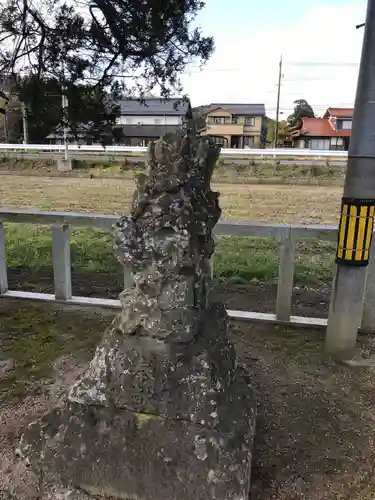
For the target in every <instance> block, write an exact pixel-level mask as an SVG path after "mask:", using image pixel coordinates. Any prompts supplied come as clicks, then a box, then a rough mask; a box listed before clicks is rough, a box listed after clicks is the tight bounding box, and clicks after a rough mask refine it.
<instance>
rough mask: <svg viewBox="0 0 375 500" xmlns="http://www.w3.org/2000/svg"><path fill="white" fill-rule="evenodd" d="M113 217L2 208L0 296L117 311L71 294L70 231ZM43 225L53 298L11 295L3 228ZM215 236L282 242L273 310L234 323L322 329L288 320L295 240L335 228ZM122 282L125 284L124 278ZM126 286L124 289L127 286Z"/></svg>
mask: <svg viewBox="0 0 375 500" xmlns="http://www.w3.org/2000/svg"><path fill="white" fill-rule="evenodd" d="M117 219H118V217H117V216H115V215H105V214H97V213H73V212H41V211H37V212H33V211H27V210H8V209H0V297H4V298H6V297H8V298H14V299H29V300H41V301H47V302H60V303H64V304H71V305H82V306H90V305H91V306H96V307H111V308H119V307H120V302H119V301H118V300H111V299H101V298H92V297H77V296H73V294H72V279H71V263H70V244H69V228H70V227H72V226H74V227H88V228H96V229H106V230H111V229H112V227H113V225H114V224H115V222H116V220H117ZM7 222H12V223H27V224H45V225H49V226H50V227H51V232H52V263H53V273H54V291H55V293H54V294H46V293H35V292H26V291H16V290H9V287H8V278H7V265H6V251H5V231H4V225H3V224H4V223H7ZM215 234H216V235H225V236H243V237H251V236H252V237H254V236H258V237H270V236H271V237H276V238H277V239H278V240H279V242H280V253H279V255H280V260H279V275H278V285H277V300H276V311H275V313H272V314H265V313H259V312H255V311H236V310H230V311H228V313H229V315H230V316H231V317H232V318H235V319H242V320H253V321H254V320H256V321H266V322H272V323H283V324H292V325H299V326H315V327H322V326H326V324H327V320H326V319H325V318H308V317H301V316H292V314H291V311H292V293H293V284H294V270H295V269H294V268H295V256H294V255H295V242H296V238H312V239H317V240H333V241H335V240H336V237H337V228H336V227H334V226H322V225H310V226H304V225H300V224H292V225H288V224H266V223H261V222H250V221H244V222H242V221H239V222H236V221H221V222H219V223H218V224H217V226H216V227H215ZM124 278H125V279H124V281H125V282H126V281H127V279H128V276H127V274H126V273H125V274H124ZM125 286H126V285H125Z"/></svg>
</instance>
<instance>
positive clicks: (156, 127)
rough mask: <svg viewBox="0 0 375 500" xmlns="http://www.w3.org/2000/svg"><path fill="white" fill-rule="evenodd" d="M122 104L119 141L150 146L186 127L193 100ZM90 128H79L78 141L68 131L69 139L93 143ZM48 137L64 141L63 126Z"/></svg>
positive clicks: (51, 140) (82, 126)
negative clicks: (151, 143)
mask: <svg viewBox="0 0 375 500" xmlns="http://www.w3.org/2000/svg"><path fill="white" fill-rule="evenodd" d="M119 106H120V116H119V117H118V118H117V122H116V125H115V127H116V129H117V132H121V134H115V135H117V136H118V137H121V139H119V140H118V141H117V143H118V144H124V145H125V146H147V144H148V143H149V142H150V141H154V140H156V139H159V138H160V137H161V136H162V135H164V134H166V133H170V132H177V131H178V130H182V129H183V128H184V127H185V126H186V125H187V124H188V123H189V121H190V120H191V119H192V110H191V105H190V102H189V100H187V99H183V98H171V99H168V100H166V99H161V98H159V97H152V98H147V99H144V100H143V101H140V100H137V99H124V100H122V101H120V103H119ZM86 128H87V127H85V125H81V126H80V127H79V130H78V134H77V136H78V141H77V138H75V137H73V135H72V134H71V133H70V132H69V131H68V142H78V143H79V144H93V143H94V139H93V137H92V134H90V133H89V132H88V131H87V132H86V130H85V129H86ZM47 140H48V141H49V143H50V144H62V143H63V127H61V126H58V127H56V129H55V130H54V131H53V132H52V133H51V134H49V135H48V137H47Z"/></svg>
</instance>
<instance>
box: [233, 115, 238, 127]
mask: <svg viewBox="0 0 375 500" xmlns="http://www.w3.org/2000/svg"><path fill="white" fill-rule="evenodd" d="M237 123H238V116H232V125H237Z"/></svg>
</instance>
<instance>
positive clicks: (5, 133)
mask: <svg viewBox="0 0 375 500" xmlns="http://www.w3.org/2000/svg"><path fill="white" fill-rule="evenodd" d="M4 140H5V144H9V125H8V113H7V112H5V114H4Z"/></svg>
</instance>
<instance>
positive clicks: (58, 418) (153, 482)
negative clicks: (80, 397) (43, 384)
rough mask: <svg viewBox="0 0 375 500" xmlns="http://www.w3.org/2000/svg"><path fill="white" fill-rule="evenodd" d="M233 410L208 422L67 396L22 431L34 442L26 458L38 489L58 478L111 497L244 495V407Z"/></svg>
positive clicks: (247, 453) (202, 499)
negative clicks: (217, 423) (39, 479)
mask: <svg viewBox="0 0 375 500" xmlns="http://www.w3.org/2000/svg"><path fill="white" fill-rule="evenodd" d="M247 388H248V387H247V386H246V385H244V390H246V389H247ZM233 417H235V420H234V422H235V424H234V422H233V421H227V422H226V425H223V426H222V428H221V427H220V428H218V429H212V428H210V427H205V426H204V425H197V424H191V423H189V422H186V421H178V420H171V419H165V418H161V417H159V416H156V415H152V414H146V413H135V412H129V411H128V410H118V409H115V408H104V407H95V406H85V405H77V404H74V403H71V404H70V406H69V407H68V408H65V409H64V410H55V412H54V413H51V414H49V415H48V416H47V417H45V418H44V419H43V420H42V421H41V422H40V421H39V422H37V423H35V424H33V425H31V426H30V428H29V429H28V431H27V434H26V437H27V439H28V440H29V441H30V442H32V443H33V447H32V453H33V454H35V456H33V455H31V454H30V456H31V460H32V461H34V460H35V462H38V461H39V464H40V465H39V466H40V467H41V471H42V474H43V481H44V494H45V495H46V493H47V492H48V491H49V489H50V488H51V487H53V485H55V484H61V483H62V484H64V485H71V486H72V487H74V486H76V487H78V488H79V489H80V490H82V491H85V492H87V493H88V494H91V495H93V496H94V495H97V496H99V497H100V498H109V497H113V498H115V499H118V500H120V499H121V500H128V499H132V498H142V499H146V498H147V499H153V500H164V499H165V498H168V499H176V500H177V499H191V498H194V499H196V500H206V499H207V498H231V499H232V498H233V499H234V498H236V499H238V500H240V499H241V500H242V499H243V500H247V494H248V491H249V481H250V467H251V446H252V429H251V428H249V415H247V414H246V413H244V412H243V411H242V412H241V414H236V415H232V418H233ZM56 422H59V425H58V426H56ZM42 452H43V457H42V459H41V458H40V457H41V453H42Z"/></svg>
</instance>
